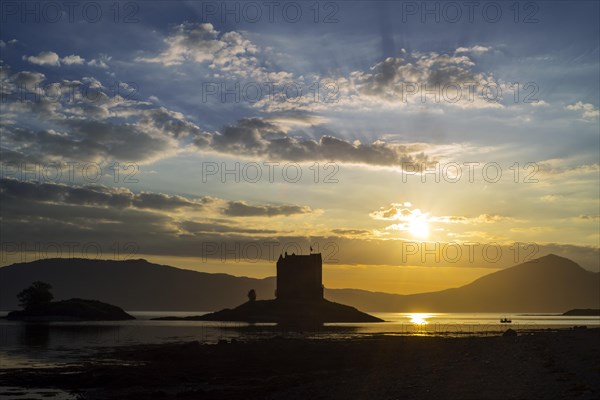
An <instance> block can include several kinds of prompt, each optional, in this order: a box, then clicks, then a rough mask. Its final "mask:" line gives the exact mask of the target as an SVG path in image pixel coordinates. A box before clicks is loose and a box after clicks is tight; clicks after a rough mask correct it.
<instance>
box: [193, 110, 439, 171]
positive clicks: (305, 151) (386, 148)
mask: <svg viewBox="0 0 600 400" xmlns="http://www.w3.org/2000/svg"><path fill="white" fill-rule="evenodd" d="M195 143H196V146H197V147H198V148H199V149H201V150H211V151H217V152H220V153H229V154H237V155H240V156H246V157H266V158H268V159H271V160H285V161H320V160H323V161H339V162H344V163H356V164H367V165H378V166H401V165H402V164H403V163H404V164H409V163H410V164H426V163H427V162H428V157H427V156H426V155H425V154H424V153H423V152H418V151H417V148H415V147H414V146H411V145H398V144H391V143H386V142H383V141H376V142H373V143H371V144H363V143H358V142H356V143H351V142H349V141H346V140H343V139H339V138H336V137H333V136H322V137H321V138H320V139H319V140H318V141H316V140H312V139H300V138H296V137H292V136H289V135H288V134H287V133H286V129H285V128H284V127H282V126H280V125H277V124H275V123H273V122H270V121H267V120H264V119H261V118H250V119H242V120H240V121H238V123H237V124H235V125H229V126H226V127H225V128H223V129H222V130H221V132H219V133H215V134H213V135H211V136H210V137H206V136H203V137H202V138H201V139H200V140H197V141H196V142H195Z"/></svg>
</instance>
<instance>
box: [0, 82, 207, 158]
mask: <svg viewBox="0 0 600 400" xmlns="http://www.w3.org/2000/svg"><path fill="white" fill-rule="evenodd" d="M45 79H46V77H45V75H44V74H41V73H38V72H30V71H21V72H17V73H15V74H12V75H10V76H9V78H8V79H7V80H6V81H5V82H6V83H5V85H3V90H7V92H8V95H7V96H6V101H5V102H4V103H3V111H4V112H6V113H10V114H11V115H12V116H13V118H12V119H11V120H12V121H14V122H13V123H10V121H5V122H7V124H6V125H5V128H4V129H3V138H2V139H3V140H2V149H1V150H2V153H3V155H8V156H10V157H11V161H17V159H21V160H18V161H23V160H25V159H29V160H30V161H34V162H45V161H57V160H64V159H74V160H86V161H88V162H102V161H110V160H122V161H131V162H138V163H147V162H152V161H155V160H157V159H161V158H165V157H169V156H171V155H174V154H176V153H177V152H179V151H181V150H182V149H183V147H182V146H184V145H185V143H183V141H184V139H185V138H186V137H193V138H196V139H197V140H199V138H200V137H202V135H203V133H202V131H201V130H200V128H199V127H198V126H197V125H195V124H194V123H192V122H190V121H188V120H187V118H186V117H185V116H184V115H183V114H181V113H179V112H175V111H172V110H169V109H167V108H164V107H157V106H154V105H152V104H151V103H148V102H143V101H137V100H133V99H126V98H123V97H122V96H121V95H114V96H111V95H110V93H108V92H107V89H106V88H105V87H104V86H103V85H102V83H101V82H100V81H98V80H97V79H96V78H93V77H84V78H83V79H82V81H66V80H63V81H60V82H53V83H46V82H45ZM42 83H44V86H43V87H42V86H41V84H42ZM19 90H23V91H27V92H34V93H35V94H36V96H33V95H29V94H28V95H27V97H24V100H21V98H20V96H19ZM65 93H67V94H68V95H64V94H65ZM16 121H18V122H16Z"/></svg>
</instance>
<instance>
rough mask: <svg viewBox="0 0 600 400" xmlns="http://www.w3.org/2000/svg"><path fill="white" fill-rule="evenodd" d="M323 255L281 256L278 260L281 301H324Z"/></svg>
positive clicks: (277, 292)
mask: <svg viewBox="0 0 600 400" xmlns="http://www.w3.org/2000/svg"><path fill="white" fill-rule="evenodd" d="M322 271H323V260H322V258H321V253H317V254H309V255H305V256H303V255H296V254H291V255H288V254H287V252H286V253H285V255H280V256H279V259H278V260H277V291H276V292H275V296H276V297H277V299H278V300H281V301H304V302H306V301H320V300H323V283H322V280H323V273H322Z"/></svg>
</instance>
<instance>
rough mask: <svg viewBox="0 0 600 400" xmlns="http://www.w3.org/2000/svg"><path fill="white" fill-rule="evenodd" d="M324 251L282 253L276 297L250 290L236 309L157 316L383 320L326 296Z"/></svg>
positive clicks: (289, 320)
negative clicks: (262, 296)
mask: <svg viewBox="0 0 600 400" xmlns="http://www.w3.org/2000/svg"><path fill="white" fill-rule="evenodd" d="M322 270H323V261H322V258H321V254H320V253H317V254H309V255H296V254H291V255H288V254H287V253H285V254H284V255H280V256H279V259H278V260H277V290H276V292H275V297H276V298H275V299H272V300H259V301H257V300H256V293H255V291H254V290H250V292H249V293H248V301H247V302H246V303H244V304H241V305H239V306H238V307H236V308H234V309H229V308H226V309H224V310H221V311H217V312H213V313H210V314H205V315H200V316H190V317H184V318H178V317H162V318H155V319H157V320H163V321H164V320H173V321H174V320H195V321H237V322H251V323H252V322H276V323H278V324H280V325H302V326H306V325H316V324H322V323H325V322H383V320H382V319H380V318H377V317H374V316H372V315H369V314H366V313H364V312H362V311H359V310H357V309H356V308H354V307H351V306H347V305H344V304H339V303H334V302H331V301H328V300H326V299H325V298H323V284H322Z"/></svg>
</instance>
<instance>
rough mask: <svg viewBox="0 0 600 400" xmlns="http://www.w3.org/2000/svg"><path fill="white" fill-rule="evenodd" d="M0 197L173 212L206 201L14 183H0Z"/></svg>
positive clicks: (96, 188) (122, 190) (98, 188)
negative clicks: (0, 195)
mask: <svg viewBox="0 0 600 400" xmlns="http://www.w3.org/2000/svg"><path fill="white" fill-rule="evenodd" d="M0 193H1V194H2V197H3V198H5V199H13V200H14V201H21V200H23V201H25V200H27V201H32V202H47V203H63V204H72V205H81V206H96V207H115V208H130V207H133V208H139V209H152V210H162V211H173V210H177V209H181V208H192V209H201V208H202V207H203V206H204V204H206V203H207V202H210V201H211V199H210V198H200V199H197V200H189V199H186V198H185V197H181V196H175V195H167V194H162V193H144V192H142V193H138V194H136V193H133V192H131V191H130V190H129V189H125V188H113V187H108V186H101V185H88V186H68V185H63V184H57V183H39V182H29V181H20V180H16V179H7V178H4V179H1V180H0Z"/></svg>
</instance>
